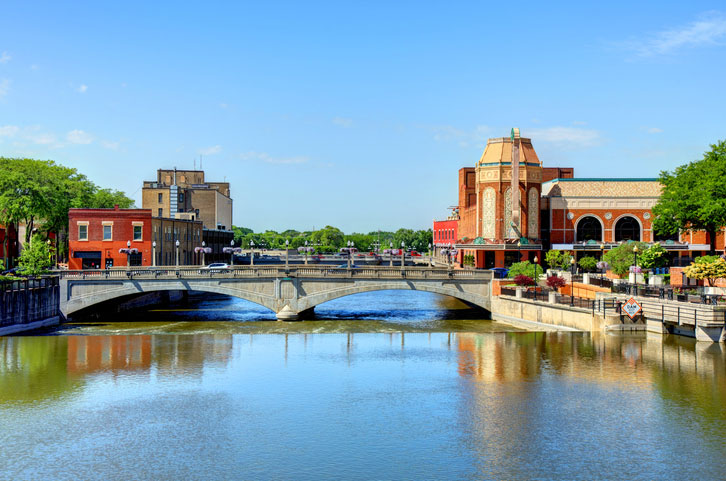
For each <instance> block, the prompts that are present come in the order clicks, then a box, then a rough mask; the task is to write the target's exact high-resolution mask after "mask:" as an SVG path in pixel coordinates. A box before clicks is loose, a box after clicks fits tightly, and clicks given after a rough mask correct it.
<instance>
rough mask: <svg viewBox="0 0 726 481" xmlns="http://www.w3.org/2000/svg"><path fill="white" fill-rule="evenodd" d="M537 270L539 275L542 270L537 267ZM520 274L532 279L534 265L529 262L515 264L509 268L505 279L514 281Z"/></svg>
mask: <svg viewBox="0 0 726 481" xmlns="http://www.w3.org/2000/svg"><path fill="white" fill-rule="evenodd" d="M537 270H538V271H539V272H540V273H541V272H542V269H541V268H539V267H537ZM520 274H521V275H523V276H527V277H530V278H532V279H534V264H532V263H531V262H529V261H522V262H515V263H514V264H512V265H511V267H510V268H509V274H507V277H509V278H510V279H514V278H515V277H517V276H518V275H520Z"/></svg>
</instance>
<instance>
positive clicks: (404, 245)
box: [401, 241, 406, 269]
mask: <svg viewBox="0 0 726 481" xmlns="http://www.w3.org/2000/svg"><path fill="white" fill-rule="evenodd" d="M405 248H406V244H404V243H403V241H401V269H403V265H404V261H405V256H406V254H404V251H403V250H404V249H405Z"/></svg>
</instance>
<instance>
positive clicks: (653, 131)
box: [645, 127, 663, 134]
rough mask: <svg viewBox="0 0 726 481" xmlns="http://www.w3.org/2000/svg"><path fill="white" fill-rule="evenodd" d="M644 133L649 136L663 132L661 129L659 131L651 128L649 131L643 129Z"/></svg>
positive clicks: (656, 128)
mask: <svg viewBox="0 0 726 481" xmlns="http://www.w3.org/2000/svg"><path fill="white" fill-rule="evenodd" d="M645 131H646V132H648V133H649V134H659V133H661V132H663V129H659V128H658V127H651V128H649V129H645Z"/></svg>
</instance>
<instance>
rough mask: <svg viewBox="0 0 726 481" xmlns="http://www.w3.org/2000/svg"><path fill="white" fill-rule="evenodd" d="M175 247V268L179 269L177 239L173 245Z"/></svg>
mask: <svg viewBox="0 0 726 481" xmlns="http://www.w3.org/2000/svg"><path fill="white" fill-rule="evenodd" d="M174 245H176V268H177V269H179V239H177V240H176V242H175V243H174Z"/></svg>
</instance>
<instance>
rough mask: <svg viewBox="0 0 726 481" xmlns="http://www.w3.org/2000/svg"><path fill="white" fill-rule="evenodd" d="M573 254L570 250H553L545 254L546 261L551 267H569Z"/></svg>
mask: <svg viewBox="0 0 726 481" xmlns="http://www.w3.org/2000/svg"><path fill="white" fill-rule="evenodd" d="M570 259H572V256H571V255H570V253H569V252H565V251H555V250H551V251H548V252H547V254H545V262H547V265H548V266H550V269H569V268H570Z"/></svg>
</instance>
